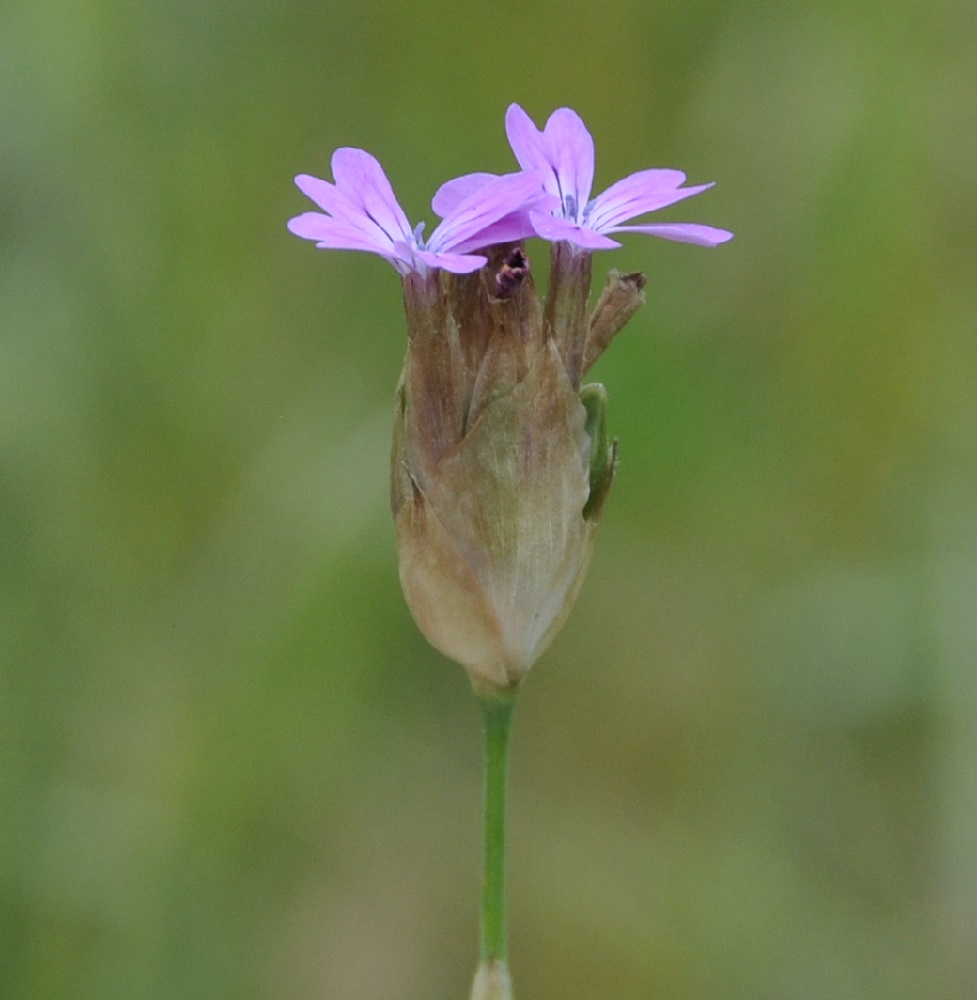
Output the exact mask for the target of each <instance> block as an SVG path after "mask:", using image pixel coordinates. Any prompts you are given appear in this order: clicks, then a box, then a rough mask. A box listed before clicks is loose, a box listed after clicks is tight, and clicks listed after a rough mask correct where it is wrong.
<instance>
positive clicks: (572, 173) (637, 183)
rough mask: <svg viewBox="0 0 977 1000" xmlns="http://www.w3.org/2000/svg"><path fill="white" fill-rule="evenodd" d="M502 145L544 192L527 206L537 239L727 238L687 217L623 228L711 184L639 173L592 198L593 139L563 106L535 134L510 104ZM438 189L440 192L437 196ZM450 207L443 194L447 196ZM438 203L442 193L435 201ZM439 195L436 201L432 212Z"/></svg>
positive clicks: (593, 246)
mask: <svg viewBox="0 0 977 1000" xmlns="http://www.w3.org/2000/svg"><path fill="white" fill-rule="evenodd" d="M505 127H506V134H507V135H508V137H509V145H510V146H512V151H513V153H515V155H516V160H518V162H519V166H520V167H522V169H523V170H524V171H526V172H529V173H532V174H534V175H537V176H542V178H543V190H544V191H545V193H546V194H547V195H548V196H549V201H548V202H546V203H545V204H544V203H543V202H542V201H541V202H539V203H536V204H534V205H532V206H531V207H530V208H529V209H528V213H529V217H530V219H531V221H532V223H533V228H534V230H535V232H536V234H537V235H538V236H541V237H542V238H543V239H545V240H550V241H552V242H559V241H565V242H567V243H571V244H573V245H574V246H576V247H578V248H580V249H582V250H585V251H586V250H609V249H612V248H613V247H618V246H620V245H621V244H620V243H618V242H617V241H615V240H612V239H610V238H609V237H608V235H607V234H609V233H624V232H632V233H647V234H648V235H649V236H658V237H660V238H661V239H666V240H674V241H676V242H679V243H697V244H698V245H699V246H706V247H714V246H718V245H719V244H720V243H725V242H726V241H727V240H730V239H732V238H733V234H732V233H731V232H729V231H728V230H725V229H716V228H714V227H713V226H702V225H698V224H696V223H691V222H665V223H645V224H642V225H637V226H626V225H623V223H625V222H627V221H628V220H630V219H634V218H637V217H638V216H639V215H645V214H646V213H648V212H655V211H657V210H658V209H660V208H665V207H666V206H668V205H673V204H674V203H675V202H678V201H682V199H683V198H690V197H692V195H695V194H700V193H701V192H702V191H705V190H707V189H708V188H710V187H712V184H700V185H697V186H695V187H685V188H683V187H682V186H681V185H682V184H684V183H685V174H683V173H682V171H681V170H641V171H638V173H635V174H631V175H630V176H628V177H625V178H624V179H623V180H620V181H618V182H617V183H616V184H612V185H611V186H610V187H609V188H608V189H607V190H606V191H604V192H603V194H599V195H598V196H597V197H596V198H593V199H592V198H591V197H590V194H591V187H592V185H593V181H594V140H593V138H592V137H591V135H590V133H589V132H588V131H587V126H586V125H584V123H583V120H582V119H581V117H580V116H579V115H578V114H577V113H576V111H573V110H571V109H570V108H558V109H557V110H556V111H554V112H553V114H551V115H550V117H549V120H548V121H547V122H546V126H545V127H544V128H543V130H542V131H540V130H539V129H538V128H536V126H535V124H533V121H532V119H531V118H530V117H529V115H527V114H526V112H525V111H523V109H522V108H521V107H519V105H518V104H511V105H510V106H509V110H508V111H507V112H506V116H505ZM491 176H492V175H491V174H469V175H468V176H467V177H459V178H457V179H456V180H454V181H450V182H449V184H447V185H445V188H448V189H449V193H453V191H452V189H453V187H454V186H457V189H458V191H459V192H462V191H470V190H471V188H472V186H473V184H474V183H475V181H474V179H476V178H481V180H482V183H485V182H486V179H487V178H489V177H491ZM445 188H442V190H441V191H440V192H438V194H439V195H442V193H443V192H444V190H445ZM448 203H449V204H450V199H449V200H448ZM441 204H442V206H443V205H444V198H443V197H442V199H441ZM437 208H438V198H437V197H436V198H435V210H437Z"/></svg>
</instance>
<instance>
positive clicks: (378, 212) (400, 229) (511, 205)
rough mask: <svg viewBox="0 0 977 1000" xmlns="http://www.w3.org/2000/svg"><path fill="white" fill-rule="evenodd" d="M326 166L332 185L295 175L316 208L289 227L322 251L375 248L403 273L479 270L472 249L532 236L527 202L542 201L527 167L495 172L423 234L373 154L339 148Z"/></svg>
mask: <svg viewBox="0 0 977 1000" xmlns="http://www.w3.org/2000/svg"><path fill="white" fill-rule="evenodd" d="M332 172H333V176H334V177H335V178H336V180H335V183H330V182H329V181H324V180H321V179H320V178H318V177H311V176H310V175H308V174H299V176H298V177H296V178H295V183H296V185H297V186H298V187H299V189H300V190H301V191H302V193H303V194H305V195H307V196H308V197H309V198H311V199H312V201H314V202H315V203H316V204H317V205H318V206H319V208H321V209H322V212H303V213H302V214H301V215H297V216H295V218H293V219H290V220H289V222H288V228H289V230H290V231H291V232H292V233H294V234H295V235H296V236H301V237H302V238H303V239H306V240H314V241H315V244H316V246H317V247H320V248H321V249H330V250H365V251H367V252H368V253H375V254H378V255H379V256H381V257H383V258H384V259H386V260H388V261H390V263H391V264H393V266H394V267H395V268H396V269H397V270H398V271H399V272H400V274H401V275H407V274H409V273H411V272H420V273H424V272H426V271H427V270H428V269H429V268H440V269H442V270H445V271H452V272H454V273H455V274H468V273H470V272H472V271H477V270H478V269H479V268H480V267H482V266H483V265H484V264H485V263H486V260H487V258H486V257H483V256H481V255H479V254H472V253H471V251H472V250H477V249H479V248H480V247H484V246H487V245H488V244H490V243H494V242H499V241H501V240H517V239H522V238H523V237H525V236H528V235H530V234H531V233H532V232H533V226H532V223H531V222H530V221H529V216H528V214H527V212H526V207H527V205H529V204H543V203H544V202H543V201H542V200H541V192H540V181H541V178H540V177H539V176H536V175H534V174H532V173H527V172H526V171H521V172H519V173H513V174H505V175H503V176H501V177H495V176H493V177H491V178H487V179H485V180H484V181H483V182H482V183H480V184H478V185H477V186H472V187H470V188H469V189H467V190H466V191H465V192H464V193H463V195H462V196H461V197H456V198H454V199H451V200H450V211H447V210H445V211H443V212H440V213H439V214H440V215H442V216H443V221H442V222H441V224H440V225H439V226H438V227H437V228H436V229H435V230H434V232H433V233H431V236H430V237H429V238H428V239H427V240H425V239H424V238H423V235H422V234H423V230H424V223H423V222H422V223H420V224H418V225H417V226H416V227H414V228H413V229H412V228H411V225H410V223H409V222H408V221H407V216H406V215H405V214H404V211H403V209H402V208H401V207H400V204H399V203H398V201H397V198H396V196H395V195H394V192H393V188H392V187H391V186H390V181H389V180H387V175H386V174H385V173H384V172H383V168H382V167H381V166H380V164H379V162H378V161H377V160H376V158H375V157H373V156H371V155H370V154H369V153H367V152H366V151H365V150H362V149H352V148H348V147H345V148H341V149H337V150H336V152H335V153H333V157H332ZM459 190H460V189H459ZM443 207H444V206H443V205H442V208H443ZM323 213H325V214H323Z"/></svg>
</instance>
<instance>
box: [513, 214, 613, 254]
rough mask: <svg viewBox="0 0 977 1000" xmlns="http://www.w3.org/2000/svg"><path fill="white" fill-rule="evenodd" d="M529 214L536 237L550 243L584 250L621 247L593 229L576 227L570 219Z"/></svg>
mask: <svg viewBox="0 0 977 1000" xmlns="http://www.w3.org/2000/svg"><path fill="white" fill-rule="evenodd" d="M529 214H530V217H531V218H532V220H533V226H534V228H535V229H536V235H537V236H540V237H542V238H543V239H544V240H549V241H550V242H551V243H557V242H559V241H560V240H565V241H566V242H567V243H573V244H574V245H575V246H578V247H582V248H583V249H585V250H613V249H614V248H615V247H619V246H620V245H621V244H620V243H616V242H615V241H614V240H612V239H608V237H606V236H602V235H601V234H600V233H597V232H595V231H594V230H593V229H585V228H584V227H583V226H579V225H577V223H576V222H573V221H571V220H570V219H561V218H559V217H558V216H555V215H544V214H543V213H542V212H530V213H529Z"/></svg>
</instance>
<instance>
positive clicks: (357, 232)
mask: <svg viewBox="0 0 977 1000" xmlns="http://www.w3.org/2000/svg"><path fill="white" fill-rule="evenodd" d="M288 230H289V232H291V233H293V234H294V235H296V236H301V237H302V239H304V240H314V241H315V244H316V246H318V247H319V248H320V249H329V250H364V251H366V252H368V253H375V254H379V255H380V256H381V257H384V258H386V259H387V260H396V259H400V258H401V256H402V255H401V254H399V253H397V252H396V250H395V249H394V246H393V244H392V243H391V242H390V241H389V240H384V241H378V240H376V239H371V238H370V236H369V235H368V234H366V233H364V232H363V230H362V229H359V228H357V227H355V226H350V225H348V224H347V223H345V222H342V221H338V220H336V219H333V218H331V217H330V216H328V215H322V214H320V213H319V212H304V213H303V214H302V215H297V216H295V218H293V219H289V220H288ZM377 232H379V230H377Z"/></svg>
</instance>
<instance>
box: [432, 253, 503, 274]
mask: <svg viewBox="0 0 977 1000" xmlns="http://www.w3.org/2000/svg"><path fill="white" fill-rule="evenodd" d="M414 256H415V257H416V258H418V259H420V260H422V261H423V262H424V263H425V264H427V266H428V267H439V268H441V270H442V271H451V273H452V274H471V273H472V271H477V270H479V268H482V267H484V266H485V265H486V264H487V263H488V259H487V258H486V257H481V256H479V255H478V254H470V255H469V254H458V253H435V252H433V251H431V250H414Z"/></svg>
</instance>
